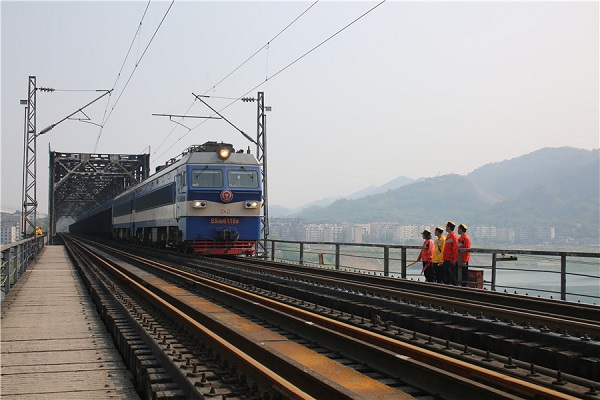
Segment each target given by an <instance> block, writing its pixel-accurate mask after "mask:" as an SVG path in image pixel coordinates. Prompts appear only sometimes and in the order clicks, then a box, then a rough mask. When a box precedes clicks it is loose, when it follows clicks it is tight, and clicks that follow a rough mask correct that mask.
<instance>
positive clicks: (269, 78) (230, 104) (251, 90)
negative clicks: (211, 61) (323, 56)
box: [160, 0, 387, 156]
mask: <svg viewBox="0 0 600 400" xmlns="http://www.w3.org/2000/svg"><path fill="white" fill-rule="evenodd" d="M386 1H387V0H382V1H381V2H379V3H378V4H376V5H375V6H374V7H372V8H371V9H369V10H368V11H366V12H365V13H363V14H362V15H360V16H359V17H357V18H356V19H354V20H353V21H351V22H350V23H348V24H347V25H346V26H344V27H343V28H341V29H340V30H338V31H337V32H335V33H334V34H333V35H331V36H329V37H328V38H327V39H325V40H323V41H322V42H321V43H319V44H317V45H316V46H314V47H313V48H312V49H310V50H308V51H307V52H306V53H304V54H302V55H301V56H300V57H298V58H296V59H295V60H294V61H292V62H291V63H289V64H288V65H286V66H285V67H283V68H281V69H280V70H279V71H277V72H276V73H275V74H273V75H272V76H271V77H267V78H266V79H265V80H264V81H263V82H260V83H259V84H258V85H256V86H254V87H253V88H252V89H250V90H248V91H246V92H245V93H244V94H242V95H241V96H239V97H238V98H237V99H235V100H234V101H232V102H231V103H229V104H227V105H226V106H225V107H223V108H221V109H220V110H219V112H221V111H223V110H225V109H227V108H229V107H230V106H232V105H233V104H234V103H236V102H238V101H239V100H241V99H242V97H245V96H247V95H248V94H250V93H251V92H254V91H255V90H256V89H258V88H259V87H261V86H262V85H264V84H265V83H266V82H268V81H269V80H271V79H273V78H274V77H276V76H277V75H279V74H280V73H282V72H283V71H285V70H286V69H288V68H290V67H291V66H292V65H294V64H296V63H297V62H298V61H300V60H301V59H303V58H304V57H306V56H307V55H309V54H310V53H312V52H313V51H315V50H316V49H318V48H319V47H321V46H322V45H324V44H325V43H327V42H328V41H330V40H331V39H333V38H334V37H335V36H337V35H339V34H340V33H342V32H343V31H345V30H346V29H348V28H349V27H350V26H352V25H353V24H355V23H356V22H358V21H359V20H361V19H362V18H364V17H365V16H366V15H368V14H369V13H371V12H372V11H373V10H375V9H376V8H377V7H379V6H380V5H382V4H383V3H385V2H386ZM190 108H191V106H190ZM205 122H206V121H202V122H200V123H199V124H198V125H196V126H194V127H193V128H191V129H190V130H189V131H188V132H187V133H186V134H185V135H183V136H182V137H180V138H179V139H178V140H177V141H176V142H175V143H173V144H172V145H171V147H169V148H168V149H167V150H165V151H164V152H163V153H162V154H161V155H160V156H162V155H164V154H165V153H166V152H167V151H169V150H170V149H171V148H172V147H173V146H175V144H177V142H179V141H180V140H181V139H183V138H184V137H186V136H187V135H188V134H189V133H190V132H191V131H193V130H194V129H196V128H198V127H199V126H200V125H202V124H204V123H205ZM163 143H164V141H163Z"/></svg>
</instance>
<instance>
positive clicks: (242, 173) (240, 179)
mask: <svg viewBox="0 0 600 400" xmlns="http://www.w3.org/2000/svg"><path fill="white" fill-rule="evenodd" d="M227 182H228V183H229V187H234V188H246V189H257V188H258V172H257V171H252V170H246V169H244V170H242V169H236V170H233V169H231V170H229V171H227Z"/></svg>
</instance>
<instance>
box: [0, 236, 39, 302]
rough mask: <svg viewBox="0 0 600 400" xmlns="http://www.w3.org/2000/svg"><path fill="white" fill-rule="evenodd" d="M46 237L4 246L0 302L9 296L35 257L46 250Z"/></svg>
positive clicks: (0, 275) (0, 279) (0, 272)
mask: <svg viewBox="0 0 600 400" xmlns="http://www.w3.org/2000/svg"><path fill="white" fill-rule="evenodd" d="M45 237H46V236H45V235H40V236H36V237H31V238H29V239H24V240H20V241H18V242H14V243H9V244H3V245H2V248H1V250H2V269H1V270H0V281H1V287H0V290H1V293H0V301H2V300H4V297H5V296H6V295H7V294H8V292H9V291H10V289H11V287H13V286H14V285H15V284H16V283H17V281H18V280H19V278H20V277H21V276H22V275H23V273H24V272H25V271H26V270H27V268H28V267H29V266H30V265H31V263H33V262H34V261H35V257H36V256H37V255H38V254H39V253H40V251H42V249H43V248H44V239H45Z"/></svg>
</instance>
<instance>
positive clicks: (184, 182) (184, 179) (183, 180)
mask: <svg viewBox="0 0 600 400" xmlns="http://www.w3.org/2000/svg"><path fill="white" fill-rule="evenodd" d="M181 186H187V174H186V172H185V171H183V172H182V173H181Z"/></svg>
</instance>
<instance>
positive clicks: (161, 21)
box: [94, 0, 175, 153]
mask: <svg viewBox="0 0 600 400" xmlns="http://www.w3.org/2000/svg"><path fill="white" fill-rule="evenodd" d="M173 3H175V0H172V1H171V4H169V7H168V8H167V11H166V12H165V14H164V15H163V17H162V19H161V20H160V23H159V24H158V26H157V27H156V30H155V31H154V33H153V34H152V37H151V38H150V40H149V41H148V44H147V45H146V48H145V49H144V51H143V52H142V55H141V56H140V57H139V59H138V60H137V61H136V63H135V65H134V67H133V70H132V71H131V74H130V75H129V78H128V79H127V82H125V85H124V86H123V88H122V89H121V92H120V93H119V96H118V97H117V99H116V100H115V103H114V104H113V106H112V108H111V110H110V113H109V114H108V116H107V117H106V119H104V120H103V121H102V127H101V128H100V133H99V134H98V138H97V140H96V145H95V146H94V153H95V152H96V149H97V147H98V143H99V141H100V137H101V136H102V129H103V128H104V126H105V125H106V123H107V122H108V120H109V119H110V117H111V115H112V113H113V111H114V109H115V107H116V106H117V104H118V103H119V100H121V97H122V96H123V93H124V92H125V89H126V88H127V86H128V85H129V82H130V81H131V78H132V77H133V74H134V73H135V72H136V70H137V68H138V66H139V65H140V63H141V62H142V59H143V58H144V56H145V55H146V52H147V51H148V49H149V48H150V45H151V44H152V42H153V41H154V38H155V37H156V34H157V33H158V31H159V29H160V27H161V26H162V24H163V22H164V21H165V19H166V18H167V15H168V14H169V11H171V8H172V7H173ZM149 4H150V2H148V5H149ZM147 8H148V6H146V11H147ZM146 11H144V16H145V15H146ZM139 26H140V27H141V22H140V25H139ZM138 29H139V28H138ZM136 36H137V32H136ZM133 42H135V36H134V40H133ZM133 42H132V46H133ZM129 51H131V47H130V49H129ZM129 51H128V54H129ZM121 70H122V68H121ZM120 73H121V72H119V75H120ZM117 80H118V77H117Z"/></svg>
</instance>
